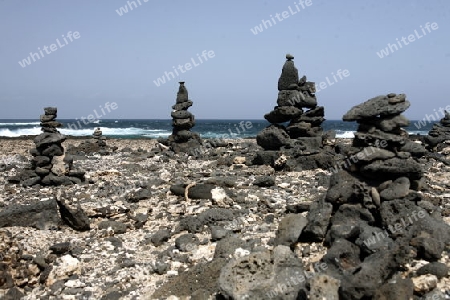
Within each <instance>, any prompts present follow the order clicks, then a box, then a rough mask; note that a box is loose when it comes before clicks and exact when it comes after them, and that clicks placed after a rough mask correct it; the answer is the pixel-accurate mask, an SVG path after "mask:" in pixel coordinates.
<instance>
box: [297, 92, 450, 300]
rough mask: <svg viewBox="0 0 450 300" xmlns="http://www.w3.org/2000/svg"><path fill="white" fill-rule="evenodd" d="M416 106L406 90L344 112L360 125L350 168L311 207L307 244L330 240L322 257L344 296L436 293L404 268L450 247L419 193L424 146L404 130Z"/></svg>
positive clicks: (448, 229) (448, 231)
mask: <svg viewBox="0 0 450 300" xmlns="http://www.w3.org/2000/svg"><path fill="white" fill-rule="evenodd" d="M409 106H410V103H409V101H407V100H406V96H405V95H403V94H399V95H396V94H389V95H387V96H378V97H375V98H372V99H370V100H368V101H366V102H364V103H362V104H360V105H357V106H355V107H353V108H352V109H351V110H350V111H348V112H347V113H346V114H345V115H344V117H343V119H344V121H357V122H358V123H359V128H358V131H357V132H356V133H355V138H354V140H353V145H352V147H350V149H347V155H348V157H350V159H348V160H347V163H348V166H344V167H345V168H344V169H342V168H336V169H335V170H334V172H333V174H332V176H331V179H330V187H329V189H328V191H327V194H326V196H325V197H324V198H323V199H321V200H320V201H319V202H317V203H313V204H312V205H311V207H310V210H309V214H308V224H307V225H306V227H305V229H304V230H303V232H302V233H301V236H300V241H302V242H306V241H312V240H313V241H322V240H324V242H325V245H327V246H328V247H329V249H328V251H327V254H326V255H324V257H323V258H322V260H321V261H322V262H323V263H326V264H327V266H328V269H327V270H326V272H325V273H326V274H327V275H329V276H331V277H334V278H335V279H337V280H339V281H340V288H339V296H340V298H342V299H372V297H373V299H387V298H389V299H391V298H392V299H394V298H396V299H397V296H394V294H395V295H402V297H404V298H405V299H411V298H412V297H413V293H414V294H415V295H417V296H424V294H425V293H426V292H429V291H430V290H429V289H428V290H427V289H423V290H421V289H418V288H417V287H418V285H417V284H415V282H416V281H417V280H420V278H419V274H414V273H411V274H409V275H408V276H405V275H404V274H403V273H402V271H404V270H405V269H406V266H407V264H409V263H411V261H413V260H426V261H428V262H430V263H434V262H437V261H438V260H439V259H440V258H441V257H442V252H443V251H444V249H445V248H446V247H447V246H448V245H450V226H448V225H447V224H446V223H445V222H444V221H443V219H442V217H441V215H440V213H437V212H438V211H439V209H438V208H437V207H435V206H434V205H433V204H432V203H431V202H429V201H426V200H425V199H424V198H423V195H422V194H421V193H418V192H417V191H418V190H419V189H420V188H421V186H422V185H423V181H422V180H421V178H422V174H423V170H422V168H421V165H420V164H419V163H418V162H417V161H416V158H415V157H417V156H420V153H421V152H422V150H423V148H422V147H421V146H420V145H419V146H416V145H418V144H411V142H410V141H409V140H408V138H407V134H406V132H405V131H403V130H402V129H401V127H404V126H407V125H408V123H409V121H408V120H407V119H406V118H405V117H404V116H402V115H401V113H402V112H403V111H405V110H406V109H407V108H408V107H409ZM431 274H432V273H431ZM392 282H396V284H395V285H394V284H393V283H392ZM413 282H414V284H413ZM383 293H386V294H388V295H391V296H387V298H382V296H383ZM380 297H381V298H380Z"/></svg>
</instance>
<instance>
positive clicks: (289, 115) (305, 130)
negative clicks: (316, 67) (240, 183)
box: [256, 54, 325, 154]
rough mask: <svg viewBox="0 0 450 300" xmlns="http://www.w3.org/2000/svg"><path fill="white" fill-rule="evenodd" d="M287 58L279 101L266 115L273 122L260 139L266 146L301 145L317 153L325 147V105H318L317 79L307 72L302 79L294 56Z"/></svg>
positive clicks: (261, 134)
mask: <svg viewBox="0 0 450 300" xmlns="http://www.w3.org/2000/svg"><path fill="white" fill-rule="evenodd" d="M286 59H287V61H286V62H285V64H284V66H283V69H282V72H281V76H280V78H279V80H278V91H279V92H278V99H277V104H278V105H277V106H275V108H274V110H272V111H271V112H270V113H268V114H266V115H265V116H264V118H265V119H266V120H267V121H269V122H270V123H271V124H272V125H270V126H269V127H267V128H265V129H263V130H262V131H261V132H260V133H259V134H258V136H257V139H256V140H257V142H258V145H260V146H261V147H263V148H264V149H265V150H279V149H280V148H282V147H295V146H300V147H303V151H304V152H305V154H311V153H317V152H319V151H320V148H322V133H323V130H322V128H321V124H322V122H323V121H324V120H325V119H324V108H323V107H322V106H317V99H316V96H315V94H314V93H315V92H316V89H315V84H314V82H308V81H307V80H306V76H303V77H302V78H301V79H300V80H299V76H298V70H297V68H296V67H295V65H294V61H293V59H294V57H293V56H292V55H290V54H287V55H286ZM303 109H308V110H307V111H306V112H304V111H303ZM287 122H289V123H288V124H287V127H285V126H284V125H283V124H284V123H287Z"/></svg>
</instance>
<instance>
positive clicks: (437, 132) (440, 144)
mask: <svg viewBox="0 0 450 300" xmlns="http://www.w3.org/2000/svg"><path fill="white" fill-rule="evenodd" d="M445 141H450V114H449V113H448V112H447V111H445V116H444V117H443V118H442V119H441V120H440V121H439V123H435V124H433V128H431V130H430V131H429V132H428V135H427V136H426V137H425V143H426V144H428V146H429V147H430V148H432V149H433V148H445V147H446V146H447V145H445Z"/></svg>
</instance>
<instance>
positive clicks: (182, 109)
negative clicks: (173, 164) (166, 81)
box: [168, 82, 201, 153]
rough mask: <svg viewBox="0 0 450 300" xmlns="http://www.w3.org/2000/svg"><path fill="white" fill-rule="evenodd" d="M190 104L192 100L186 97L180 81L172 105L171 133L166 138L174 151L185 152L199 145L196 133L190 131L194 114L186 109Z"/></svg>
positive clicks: (186, 92)
mask: <svg viewBox="0 0 450 300" xmlns="http://www.w3.org/2000/svg"><path fill="white" fill-rule="evenodd" d="M192 104H193V103H192V101H191V100H189V98H188V91H187V89H186V87H185V86H184V82H180V87H179V89H178V93H177V100H176V103H175V105H173V106H172V109H173V111H172V113H171V116H172V127H173V130H172V135H170V136H169V138H168V144H169V146H170V147H171V149H172V150H173V151H174V152H175V153H178V152H185V153H187V152H190V151H193V150H194V149H195V148H198V147H199V146H200V145H201V139H200V136H199V135H198V133H195V132H192V131H190V129H191V128H192V127H194V126H195V118H194V115H193V114H191V113H190V112H189V111H188V108H189V107H191V106H192Z"/></svg>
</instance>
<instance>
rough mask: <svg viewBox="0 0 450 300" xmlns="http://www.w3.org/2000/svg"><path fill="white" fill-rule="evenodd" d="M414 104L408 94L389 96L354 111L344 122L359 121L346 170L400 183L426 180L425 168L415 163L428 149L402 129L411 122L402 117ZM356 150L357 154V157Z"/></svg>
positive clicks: (354, 108) (364, 104)
mask: <svg viewBox="0 0 450 300" xmlns="http://www.w3.org/2000/svg"><path fill="white" fill-rule="evenodd" d="M409 106H410V102H409V101H408V100H406V95H405V94H398V95H397V94H394V93H391V94H388V95H386V96H378V97H375V98H372V99H370V100H368V101H366V102H364V103H362V104H360V105H357V106H355V107H353V108H352V109H351V110H350V111H348V112H347V113H346V114H345V115H344V117H343V120H344V121H357V122H358V124H359V127H358V130H357V132H356V133H355V138H354V140H353V146H354V147H355V148H354V149H352V150H353V152H352V151H350V152H349V153H348V156H347V159H346V161H344V164H343V165H344V167H346V168H348V169H350V170H355V169H357V170H358V171H359V172H360V173H361V174H362V175H364V176H366V177H369V178H385V179H396V178H398V177H401V176H406V177H408V178H409V179H410V180H413V181H417V180H420V179H421V177H422V173H423V172H422V168H421V166H420V164H419V163H418V162H417V161H416V160H415V159H414V158H418V157H421V156H423V155H424V154H425V153H426V149H425V148H424V147H422V145H421V144H418V143H415V142H413V141H410V140H409V139H408V133H407V132H406V131H405V130H404V129H402V127H407V126H408V125H409V120H408V119H407V118H406V117H405V116H403V115H402V113H403V112H404V111H405V110H406V109H408V108H409ZM355 150H356V153H355Z"/></svg>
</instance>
